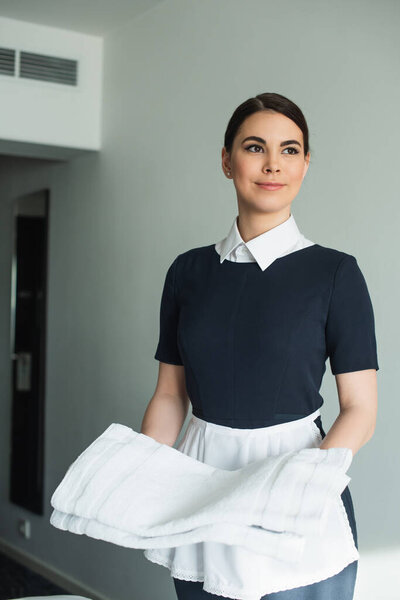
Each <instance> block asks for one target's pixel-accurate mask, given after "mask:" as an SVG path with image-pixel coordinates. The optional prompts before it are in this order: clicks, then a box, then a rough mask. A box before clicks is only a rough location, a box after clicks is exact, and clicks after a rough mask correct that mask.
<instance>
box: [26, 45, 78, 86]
mask: <svg viewBox="0 0 400 600" xmlns="http://www.w3.org/2000/svg"><path fill="white" fill-rule="evenodd" d="M77 72H78V61H76V60H71V59H67V58H57V57H56V56H48V55H46V54H36V53H34V52H21V53H20V61H19V76H20V77H24V78H25V79H40V80H41V81H51V82H52V83H63V84H66V85H76V84H77Z"/></svg>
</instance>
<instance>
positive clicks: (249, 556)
mask: <svg viewBox="0 0 400 600" xmlns="http://www.w3.org/2000/svg"><path fill="white" fill-rule="evenodd" d="M319 415H320V410H319V409H317V410H316V411H314V412H313V413H312V414H310V415H308V416H307V417H304V418H301V419H298V420H295V421H290V422H287V423H282V424H278V425H272V426H269V427H261V428H256V429H239V428H232V427H227V426H225V425H217V424H215V423H208V422H207V421H204V420H202V419H200V418H198V417H196V416H194V415H192V416H191V418H190V420H189V423H188V427H187V429H186V432H185V434H184V436H183V438H182V440H181V442H180V444H179V445H178V446H177V450H179V451H181V452H183V453H184V454H186V455H188V456H191V457H193V458H195V459H197V460H199V461H201V462H203V463H205V464H208V465H210V466H213V467H218V468H221V469H226V470H236V469H240V468H242V467H243V466H245V465H247V464H249V463H252V462H254V461H257V460H261V459H263V458H267V457H271V456H278V455H279V454H282V453H284V452H290V451H292V450H301V449H303V448H316V447H318V446H319V445H320V443H321V441H322V435H321V432H320V430H319V428H318V426H317V425H316V424H315V423H314V420H315V419H316V418H317V417H318V416H319ZM144 556H145V557H146V558H147V559H148V560H150V561H152V562H154V563H157V564H159V565H162V566H164V567H167V568H168V569H169V570H170V573H171V576H172V577H176V578H177V579H184V580H187V581H202V582H204V583H203V588H204V590H205V591H207V592H210V593H212V594H216V595H220V596H226V597H229V598H235V599H239V600H259V599H260V598H261V597H262V596H264V595H265V594H269V593H273V592H278V591H282V590H286V589H293V588H297V587H300V586H305V585H309V584H312V583H315V582H317V581H321V580H323V579H327V578H328V577H331V576H333V575H336V574H337V573H339V572H340V571H341V570H342V569H344V568H345V567H346V566H347V565H348V564H349V563H351V562H353V561H355V560H358V558H359V553H358V550H357V548H356V546H355V544H354V539H353V534H352V531H351V527H350V523H349V520H348V516H347V513H346V509H345V507H344V504H343V501H342V499H341V497H340V496H337V497H336V498H335V500H334V501H332V502H331V503H330V507H329V512H328V514H327V516H326V518H325V521H324V529H323V530H322V531H316V532H315V534H314V535H310V536H308V537H307V544H306V546H305V548H304V551H303V554H302V559H301V561H300V562H298V563H296V564H290V563H288V562H285V561H282V560H278V559H275V558H273V557H271V556H266V555H261V554H256V553H254V552H252V551H249V550H247V549H246V548H244V547H239V546H232V545H227V544H223V543H219V542H213V541H205V542H198V543H194V544H187V545H183V546H178V547H174V548H148V549H146V550H144ZM283 582H284V583H283Z"/></svg>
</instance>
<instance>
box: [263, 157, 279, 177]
mask: <svg viewBox="0 0 400 600" xmlns="http://www.w3.org/2000/svg"><path fill="white" fill-rule="evenodd" d="M263 171H264V172H265V173H268V172H269V171H280V168H279V159H278V157H277V156H275V155H272V154H268V155H267V156H266V159H265V161H264V166H263Z"/></svg>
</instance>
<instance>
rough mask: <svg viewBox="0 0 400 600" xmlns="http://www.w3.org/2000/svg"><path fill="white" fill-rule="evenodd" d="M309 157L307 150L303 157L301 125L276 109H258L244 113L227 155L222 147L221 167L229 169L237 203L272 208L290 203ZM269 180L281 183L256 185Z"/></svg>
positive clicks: (277, 209) (281, 207)
mask: <svg viewBox="0 0 400 600" xmlns="http://www.w3.org/2000/svg"><path fill="white" fill-rule="evenodd" d="M246 138H251V139H246ZM254 138H258V139H254ZM245 140H246V141H245ZM288 142H290V143H288ZM309 161H310V153H309V152H308V154H307V156H306V157H304V146H303V132H302V131H301V129H300V128H299V127H298V126H297V125H296V123H294V121H292V120H291V119H289V118H288V117H286V116H285V115H282V114H281V113H276V112H266V111H259V112H256V113H253V114H252V115H250V116H249V117H247V119H245V121H244V122H243V123H242V125H241V127H240V128H239V130H238V132H237V134H236V136H235V139H234V143H233V146H232V151H231V153H230V155H229V154H228V153H227V152H226V150H225V148H223V149H222V168H223V171H224V173H227V171H229V170H230V171H231V177H232V179H233V183H234V185H235V188H236V193H237V198H238V203H239V206H242V207H244V208H247V209H248V208H251V209H254V210H256V211H257V212H276V211H279V210H282V209H284V208H286V207H288V206H290V204H291V202H292V201H293V199H294V198H295V196H296V195H297V193H298V191H299V189H300V186H301V183H302V181H303V178H304V176H305V174H306V172H307V169H308V165H309ZM270 181H271V182H279V183H282V184H283V187H282V188H280V189H277V190H268V189H266V188H263V187H260V185H259V184H260V183H267V182H270Z"/></svg>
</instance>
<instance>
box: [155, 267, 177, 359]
mask: <svg viewBox="0 0 400 600" xmlns="http://www.w3.org/2000/svg"><path fill="white" fill-rule="evenodd" d="M177 260H178V257H176V258H175V260H174V261H173V263H172V264H171V265H170V267H169V269H168V271H167V274H166V276H165V281H164V288H163V292H162V296H161V306H160V321H159V322H160V333H159V340H158V345H157V349H156V353H155V355H154V358H156V359H157V360H159V361H162V362H165V363H169V364H171V365H183V362H182V358H181V355H180V353H179V349H178V343H177V328H178V318H179V305H178V301H177V297H176V264H177Z"/></svg>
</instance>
